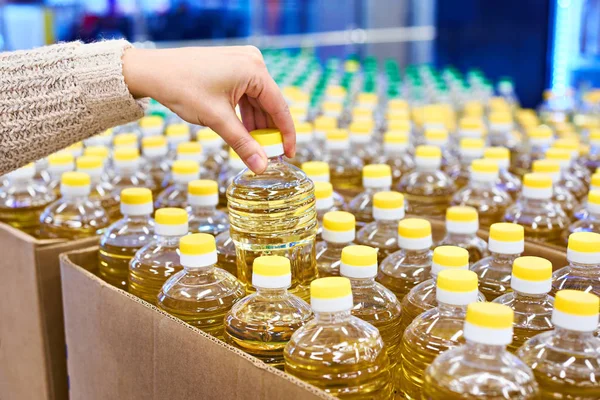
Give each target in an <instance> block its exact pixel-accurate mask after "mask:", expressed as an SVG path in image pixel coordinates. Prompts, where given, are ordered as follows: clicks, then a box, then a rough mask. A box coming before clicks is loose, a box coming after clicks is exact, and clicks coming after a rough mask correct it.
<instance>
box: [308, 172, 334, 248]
mask: <svg viewBox="0 0 600 400" xmlns="http://www.w3.org/2000/svg"><path fill="white" fill-rule="evenodd" d="M314 185H315V199H316V205H317V222H318V227H317V237H316V240H317V242H320V241H322V240H323V238H322V233H323V217H324V216H325V214H327V213H328V212H330V211H339V210H340V209H339V208H338V207H336V206H335V203H334V200H333V196H334V191H333V186H331V183H329V182H315V183H314Z"/></svg>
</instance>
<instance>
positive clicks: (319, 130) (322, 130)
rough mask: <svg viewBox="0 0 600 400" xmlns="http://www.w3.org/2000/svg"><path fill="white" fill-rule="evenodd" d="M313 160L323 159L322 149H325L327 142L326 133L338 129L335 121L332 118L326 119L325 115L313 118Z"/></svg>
mask: <svg viewBox="0 0 600 400" xmlns="http://www.w3.org/2000/svg"><path fill="white" fill-rule="evenodd" d="M314 124H315V131H314V137H315V151H316V152H315V159H317V160H318V159H321V158H322V157H323V155H324V154H323V153H324V151H323V149H324V148H325V144H326V142H327V132H329V131H332V130H335V129H337V128H338V122H337V119H336V118H334V117H328V116H326V115H321V116H318V117H317V118H315V121H314Z"/></svg>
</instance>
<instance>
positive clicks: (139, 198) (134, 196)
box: [121, 188, 152, 205]
mask: <svg viewBox="0 0 600 400" xmlns="http://www.w3.org/2000/svg"><path fill="white" fill-rule="evenodd" d="M121 203H123V204H130V205H140V204H148V203H152V192H151V191H150V189H147V188H126V189H123V190H121Z"/></svg>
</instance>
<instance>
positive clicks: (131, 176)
mask: <svg viewBox="0 0 600 400" xmlns="http://www.w3.org/2000/svg"><path fill="white" fill-rule="evenodd" d="M110 183H111V185H112V187H113V191H112V196H113V198H114V199H115V200H114V201H116V202H117V203H119V204H121V190H123V189H127V188H130V187H143V188H148V189H150V190H151V191H152V194H153V195H154V196H155V195H156V193H157V191H158V189H159V188H160V186H158V185H156V184H155V183H154V180H153V179H152V178H151V177H150V176H149V175H146V174H144V173H143V172H141V171H139V170H137V169H129V168H116V167H115V175H114V176H113V178H112V179H111V181H110Z"/></svg>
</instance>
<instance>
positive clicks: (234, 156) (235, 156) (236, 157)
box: [229, 147, 241, 160]
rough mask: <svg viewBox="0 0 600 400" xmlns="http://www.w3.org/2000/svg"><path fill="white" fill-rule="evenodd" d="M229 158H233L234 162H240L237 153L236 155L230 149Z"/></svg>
mask: <svg viewBox="0 0 600 400" xmlns="http://www.w3.org/2000/svg"><path fill="white" fill-rule="evenodd" d="M229 158H233V159H236V160H241V158H240V156H239V154H238V153H236V152H235V151H234V150H233V149H232V148H231V147H230V148H229Z"/></svg>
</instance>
